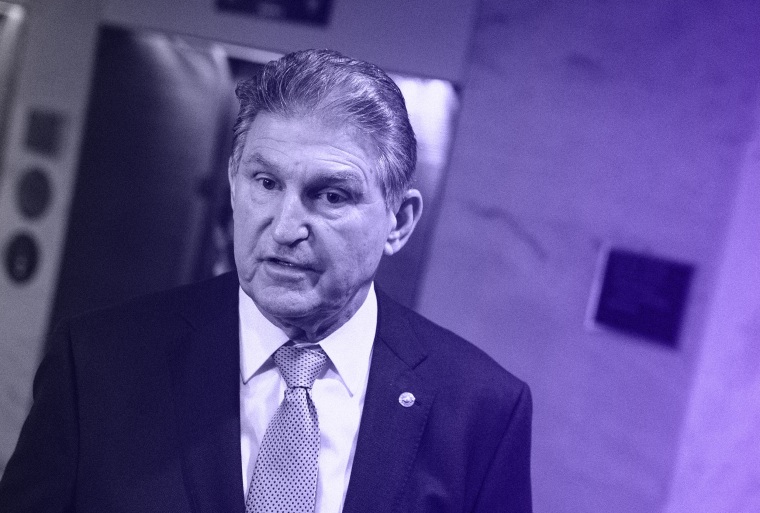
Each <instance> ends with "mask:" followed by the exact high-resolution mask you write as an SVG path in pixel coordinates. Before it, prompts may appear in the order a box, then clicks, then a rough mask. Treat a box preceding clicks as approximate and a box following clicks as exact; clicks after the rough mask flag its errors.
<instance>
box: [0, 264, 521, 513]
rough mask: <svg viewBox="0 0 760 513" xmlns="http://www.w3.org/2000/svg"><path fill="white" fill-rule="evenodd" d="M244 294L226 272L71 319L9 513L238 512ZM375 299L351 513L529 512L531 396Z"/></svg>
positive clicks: (22, 452)
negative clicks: (240, 298)
mask: <svg viewBox="0 0 760 513" xmlns="http://www.w3.org/2000/svg"><path fill="white" fill-rule="evenodd" d="M237 286H238V285H237V278H236V276H234V275H226V276H222V277H220V278H216V279H213V280H209V281H206V282H203V283H201V284H196V285H192V286H188V287H184V288H181V289H177V290H174V291H169V292H164V293H159V294H155V295H153V296H149V297H148V298H142V299H139V300H135V301H132V302H130V303H128V304H126V305H122V306H120V307H117V308H111V309H107V310H103V311H99V312H96V313H92V314H88V315H85V316H82V317H79V318H76V319H74V320H72V321H70V322H68V323H65V324H64V325H62V326H61V327H60V328H59V329H58V330H57V331H56V333H55V335H54V337H53V340H52V345H51V348H50V351H49V352H48V354H47V356H46V357H45V359H44V360H43V362H42V364H41V365H40V369H39V371H38V373H37V376H36V377H35V383H34V405H33V407H32V410H31V412H30V414H29V417H28V419H27V421H26V423H25V425H24V428H23V430H22V432H21V435H20V438H19V441H18V445H17V447H16V451H15V453H14V455H13V456H12V458H11V460H10V461H9V463H8V466H7V468H6V470H5V475H4V476H3V479H2V482H0V511H2V512H4V513H15V512H21V511H30V512H31V511H34V512H53V511H77V512H98V513H100V512H103V511H108V512H120V511H124V512H129V513H135V512H152V511H155V512H161V513H167V512H195V513H200V512H242V511H244V500H243V488H242V473H241V462H240V406H239V382H240V370H239V369H240V366H239V350H238V315H237V312H238V308H237ZM378 305H379V309H378V312H379V314H378V315H379V318H378V330H377V335H376V339H375V344H374V349H373V354H372V362H371V367H370V373H369V382H368V385H367V395H366V401H365V406H364V412H363V415H362V419H361V426H360V430H359V438H358V442H357V447H356V455H355V460H354V465H353V470H352V473H351V480H350V483H349V487H348V492H347V496H346V502H345V507H344V511H345V512H357V513H358V512H361V513H371V512H383V513H387V512H391V511H396V512H436V513H441V512H449V511H451V512H454V511H456V512H469V511H477V512H502V511H504V512H521V513H522V512H529V511H530V510H531V491H530V422H531V398H530V392H529V390H528V387H527V386H526V385H525V384H524V383H522V382H521V381H519V380H518V379H516V378H515V377H513V376H512V375H511V374H509V373H507V372H506V371H504V370H503V369H501V368H500V367H499V366H498V365H497V364H496V363H495V362H493V360H491V359H490V358H489V357H488V356H486V355H485V354H484V353H483V352H482V351H480V350H478V349H476V348H475V347H474V346H472V345H470V344H469V343H467V342H465V341H464V340H462V339H461V338H459V337H457V336H456V335H454V334H453V333H451V332H449V331H446V330H444V329H442V328H440V327H438V326H436V325H434V324H432V323H431V322H429V321H427V320H426V319H424V318H422V317H420V316H419V315H417V314H415V313H413V312H412V311H410V310H408V309H406V308H404V307H402V306H400V305H398V304H396V303H395V302H393V301H392V300H390V299H389V298H387V297H386V296H384V295H382V294H378ZM403 392H411V393H413V394H414V396H415V398H416V401H415V403H414V405H413V406H411V407H403V406H401V405H400V404H399V400H398V399H399V395H400V394H401V393H403Z"/></svg>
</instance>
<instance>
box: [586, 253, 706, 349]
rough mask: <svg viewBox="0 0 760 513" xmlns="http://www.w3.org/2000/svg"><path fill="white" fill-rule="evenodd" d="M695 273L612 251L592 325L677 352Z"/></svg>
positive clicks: (646, 257) (687, 267)
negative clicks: (626, 334)
mask: <svg viewBox="0 0 760 513" xmlns="http://www.w3.org/2000/svg"><path fill="white" fill-rule="evenodd" d="M693 271H694V267H693V266H692V265H690V264H686V263H681V262H675V261H672V260H667V259H664V258H659V257H655V256H652V255H647V254H643V253H636V252H633V251H627V250H622V249H611V250H610V251H609V253H608V254H607V261H606V265H605V267H604V271H603V275H602V277H601V283H600V285H599V289H598V294H599V296H598V301H597V304H596V311H595V313H594V322H595V323H596V324H598V325H602V326H607V327H610V328H614V329H617V330H620V331H623V332H626V333H630V334H632V335H639V336H642V337H645V338H647V339H649V340H652V341H653V342H658V343H660V344H663V345H666V346H669V347H676V346H677V345H678V335H679V331H680V328H681V320H682V316H683V312H684V309H685V306H686V302H687V296H688V292H689V285H690V282H691V277H692V274H693Z"/></svg>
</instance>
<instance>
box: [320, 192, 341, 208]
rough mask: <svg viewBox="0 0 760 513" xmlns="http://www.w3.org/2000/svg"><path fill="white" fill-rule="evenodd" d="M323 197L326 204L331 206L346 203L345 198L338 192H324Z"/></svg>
mask: <svg viewBox="0 0 760 513" xmlns="http://www.w3.org/2000/svg"><path fill="white" fill-rule="evenodd" d="M323 196H324V198H325V199H326V200H327V202H328V203H332V204H333V205H336V204H339V203H343V202H345V201H346V196H345V195H343V194H340V193H338V192H325V193H324V194H323Z"/></svg>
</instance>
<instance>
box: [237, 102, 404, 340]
mask: <svg viewBox="0 0 760 513" xmlns="http://www.w3.org/2000/svg"><path fill="white" fill-rule="evenodd" d="M230 186H231V189H232V207H233V210H234V222H235V228H234V240H235V263H236V265H237V268H238V276H239V279H240V284H241V286H242V288H243V290H244V291H245V292H246V293H247V294H248V295H249V296H250V297H251V298H252V299H253V300H254V302H255V303H256V305H257V306H258V307H259V310H261V311H262V313H263V314H264V315H265V316H266V317H267V318H269V319H270V320H271V321H273V322H274V323H275V324H277V325H279V326H280V327H283V328H285V329H286V331H287V329H295V330H296V331H297V330H303V331H304V332H305V333H306V335H307V338H313V337H315V336H316V338H322V337H323V336H325V335H326V334H327V333H329V332H331V331H333V330H334V329H336V328H337V327H339V326H340V325H342V324H343V323H344V322H345V321H346V320H348V318H350V317H351V316H352V315H353V314H354V312H355V311H356V310H357V309H358V307H359V306H360V305H361V303H362V301H363V300H364V298H365V297H366V294H367V291H368V290H369V286H370V283H371V281H372V279H373V276H374V274H375V271H376V269H377V266H378V264H379V262H380V257H381V256H382V254H383V248H384V246H385V243H386V240H387V238H388V236H389V233H390V232H391V231H392V230H393V229H394V227H395V222H396V221H395V216H394V215H393V213H392V212H390V211H389V209H388V208H386V203H385V198H384V196H383V192H382V188H381V186H380V182H379V180H378V176H377V171H376V169H375V167H374V159H373V158H372V154H371V153H370V150H369V148H368V147H367V145H366V144H364V141H363V140H361V138H359V137H357V136H355V135H354V134H353V133H352V132H350V131H347V130H346V129H345V128H342V127H335V126H330V125H325V124H323V123H321V122H320V121H319V120H316V119H313V118H310V117H307V118H301V117H296V118H288V117H283V116H279V115H274V114H270V113H260V114H258V115H257V116H256V118H255V119H254V121H253V124H252V125H251V128H250V130H249V131H248V134H247V136H246V139H245V145H244V147H243V151H242V156H241V160H240V165H239V168H238V170H237V172H234V170H231V172H230Z"/></svg>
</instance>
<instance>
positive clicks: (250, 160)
mask: <svg viewBox="0 0 760 513" xmlns="http://www.w3.org/2000/svg"><path fill="white" fill-rule="evenodd" d="M243 163H245V164H254V163H255V164H259V165H261V166H262V167H264V168H265V169H272V170H275V171H277V170H280V166H279V165H278V164H277V163H275V162H272V161H271V160H269V159H267V158H266V157H264V156H263V155H262V154H261V153H259V152H253V153H251V154H250V155H248V156H247V157H246V158H245V159H243ZM309 181H310V182H311V184H312V186H318V187H324V186H327V185H333V184H340V183H345V184H347V185H350V186H352V187H354V188H357V189H363V188H364V180H362V179H361V177H359V176H357V174H356V173H353V172H351V171H315V172H314V175H313V176H311V177H310V179H309Z"/></svg>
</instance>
